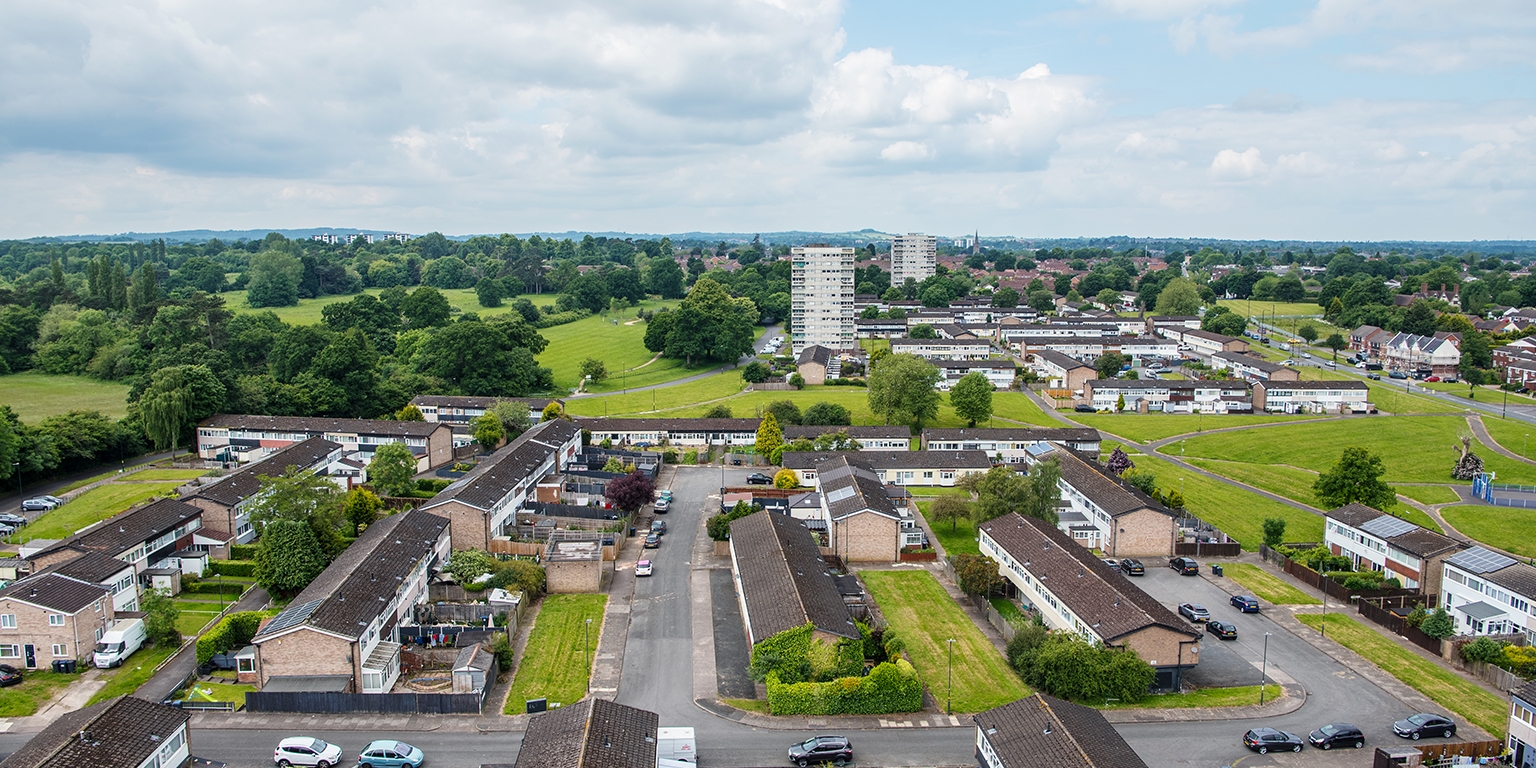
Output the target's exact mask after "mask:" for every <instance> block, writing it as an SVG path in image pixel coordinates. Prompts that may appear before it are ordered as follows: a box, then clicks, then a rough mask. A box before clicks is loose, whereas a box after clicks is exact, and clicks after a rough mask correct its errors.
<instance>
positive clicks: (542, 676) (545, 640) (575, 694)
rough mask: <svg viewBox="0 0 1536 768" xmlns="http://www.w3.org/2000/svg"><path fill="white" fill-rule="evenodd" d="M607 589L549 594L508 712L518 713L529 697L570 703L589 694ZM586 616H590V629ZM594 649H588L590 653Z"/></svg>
mask: <svg viewBox="0 0 1536 768" xmlns="http://www.w3.org/2000/svg"><path fill="white" fill-rule="evenodd" d="M607 604H608V596H607V595H549V596H548V597H545V598H544V604H543V606H542V607H540V608H539V614H538V617H537V618H535V619H534V623H533V629H532V630H531V631H530V632H529V633H528V645H527V646H526V647H525V648H524V650H523V658H522V660H521V661H520V663H519V664H518V667H517V669H516V670H515V671H514V672H513V674H514V677H513V678H512V690H511V691H510V692H509V693H508V694H507V705H506V713H507V714H509V715H515V714H520V713H522V712H523V711H525V709H526V702H527V700H528V699H538V698H544V699H548V700H549V703H550V704H551V705H554V704H556V703H559V704H562V705H563V704H572V703H574V702H577V701H580V700H581V698H582V697H583V696H586V695H587V681H588V679H589V677H590V675H591V667H590V666H589V661H590V659H591V658H593V657H596V656H597V640H598V637H599V636H600V635H601V634H602V631H603V609H604V607H605V606H607ZM587 619H591V620H592V626H591V632H590V633H587V624H586V621H587ZM589 652H590V653H589Z"/></svg>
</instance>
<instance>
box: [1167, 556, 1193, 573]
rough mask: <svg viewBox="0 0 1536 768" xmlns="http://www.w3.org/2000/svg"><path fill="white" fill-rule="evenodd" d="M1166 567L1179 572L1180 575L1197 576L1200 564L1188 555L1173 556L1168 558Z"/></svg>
mask: <svg viewBox="0 0 1536 768" xmlns="http://www.w3.org/2000/svg"><path fill="white" fill-rule="evenodd" d="M1168 567H1169V568H1172V569H1174V570H1175V571H1178V572H1179V575H1181V576H1199V575H1200V564H1199V563H1197V562H1195V561H1194V559H1193V558H1189V557H1173V558H1169V559H1168Z"/></svg>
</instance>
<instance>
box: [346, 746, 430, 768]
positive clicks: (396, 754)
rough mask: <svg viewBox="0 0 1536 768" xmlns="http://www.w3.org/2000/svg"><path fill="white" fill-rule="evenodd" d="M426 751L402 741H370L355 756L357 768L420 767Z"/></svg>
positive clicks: (425, 756) (424, 760)
mask: <svg viewBox="0 0 1536 768" xmlns="http://www.w3.org/2000/svg"><path fill="white" fill-rule="evenodd" d="M426 761H427V753H425V752H423V751H421V749H420V748H419V747H413V746H411V745H409V744H407V743H405V742H403V741H394V740H391V739H385V740H382V741H371V742H369V743H368V746H366V747H363V751H362V752H361V753H359V754H358V756H357V768H421V764H422V763H424V762H426Z"/></svg>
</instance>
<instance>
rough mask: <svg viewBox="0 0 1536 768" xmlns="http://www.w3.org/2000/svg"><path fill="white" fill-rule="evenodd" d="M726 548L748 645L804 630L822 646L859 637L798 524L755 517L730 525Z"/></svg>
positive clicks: (816, 549)
mask: <svg viewBox="0 0 1536 768" xmlns="http://www.w3.org/2000/svg"><path fill="white" fill-rule="evenodd" d="M730 547H731V580H732V581H733V582H735V584H736V599H737V601H738V602H739V603H740V604H741V616H742V620H743V622H742V623H743V624H745V625H746V632H747V644H748V645H757V644H758V643H759V642H761V641H763V640H766V639H768V638H770V637H773V636H774V635H777V634H778V633H780V632H783V631H785V630H790V629H795V628H797V627H802V626H805V625H806V624H810V625H812V626H813V627H814V628H815V629H814V633H813V634H815V635H816V636H817V637H818V638H820V639H822V640H826V641H836V640H837V639H839V638H845V637H846V638H857V637H859V628H858V627H857V626H856V625H855V624H854V623H853V617H852V616H851V615H850V614H849V613H848V606H847V605H846V604H845V603H844V602H843V596H842V594H841V592H839V591H838V588H837V584H836V582H834V581H833V579H832V575H831V574H830V573H828V572H827V565H826V563H825V562H823V561H822V559H821V549H820V548H819V547H818V546H817V544H816V537H815V536H814V535H812V533H811V532H810V530H808V529H807V528H806V527H805V524H804V523H802V522H801V521H799V520H796V519H794V518H792V517H790V516H788V515H779V514H774V513H772V512H766V511H765V512H755V513H753V514H750V515H747V516H746V517H743V518H741V519H739V520H736V521H733V522H732V523H731V538H730Z"/></svg>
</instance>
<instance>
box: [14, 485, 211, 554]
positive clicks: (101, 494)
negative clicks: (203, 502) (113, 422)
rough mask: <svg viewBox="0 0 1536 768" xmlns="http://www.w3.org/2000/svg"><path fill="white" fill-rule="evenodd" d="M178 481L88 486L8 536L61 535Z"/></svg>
mask: <svg viewBox="0 0 1536 768" xmlns="http://www.w3.org/2000/svg"><path fill="white" fill-rule="evenodd" d="M179 485H181V483H179V482H176V481H165V482H159V483H108V484H106V485H103V486H101V487H99V488H92V489H91V490H89V491H86V492H85V493H82V494H80V495H79V496H76V497H75V498H73V499H71V500H70V501H69V503H68V504H65V505H64V506H62V507H59V508H58V509H55V510H53V511H52V512H49V513H47V514H45V515H43V516H42V517H39V518H38V519H37V520H36V521H35V522H33V523H32V524H31V525H28V526H26V527H25V528H22V529H21V530H19V531H17V532H16V533H15V534H14V535H13V536H12V540H13V541H15V542H16V543H22V542H27V541H31V540H32V539H62V538H64V537H66V536H69V535H70V534H72V533H74V532H75V531H78V530H80V529H81V528H84V527H86V526H88V525H91V524H93V523H98V522H101V521H102V520H105V519H107V518H109V517H111V516H113V515H115V514H117V513H119V512H122V511H123V510H125V509H127V508H129V507H131V506H133V505H135V504H138V503H139V502H142V501H144V500H146V499H148V498H150V497H151V496H163V495H166V494H168V493H170V492H172V491H174V490H176V487H177V486H179Z"/></svg>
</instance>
